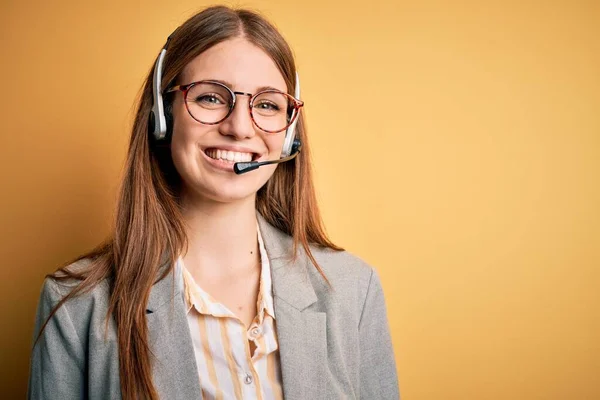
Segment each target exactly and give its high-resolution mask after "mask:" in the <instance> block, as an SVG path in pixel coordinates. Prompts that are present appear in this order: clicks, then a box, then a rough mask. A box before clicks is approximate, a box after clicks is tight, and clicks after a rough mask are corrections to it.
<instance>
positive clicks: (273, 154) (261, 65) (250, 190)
mask: <svg viewBox="0 0 600 400" xmlns="http://www.w3.org/2000/svg"><path fill="white" fill-rule="evenodd" d="M200 80H213V81H221V82H226V85H227V86H229V88H231V89H232V90H233V91H234V92H244V93H251V94H254V93H257V92H259V91H261V90H262V88H265V87H270V88H275V89H278V90H281V91H283V92H287V86H286V84H285V80H284V78H283V75H281V73H280V72H279V70H278V69H277V66H276V65H275V63H274V62H273V60H272V59H271V58H270V57H269V55H267V53H265V52H264V51H263V50H261V49H260V48H258V47H256V46H254V45H253V44H251V43H250V42H248V41H247V40H245V39H243V38H235V39H231V40H228V41H225V42H221V43H219V44H217V45H215V46H213V47H211V48H210V49H208V50H206V51H205V52H203V53H202V54H200V55H199V56H197V57H196V58H195V59H193V60H192V61H191V62H190V63H189V64H188V65H187V66H186V67H185V69H184V70H183V71H182V74H181V77H180V80H179V82H178V83H180V84H188V83H191V82H195V81H200ZM191 100H192V99H191V98H189V97H188V101H191ZM249 101H250V97H249V96H243V95H242V96H240V95H238V96H237V101H236V104H235V107H234V109H233V111H232V112H231V114H230V115H229V117H228V118H227V119H225V120H224V121H222V122H220V123H219V124H216V125H206V124H202V123H200V122H198V121H196V120H195V119H193V118H192V117H191V116H190V114H189V113H188V111H187V109H186V106H185V104H184V98H183V92H181V91H180V92H176V95H175V98H174V101H173V136H172V140H171V155H172V157H173V163H174V165H175V168H176V169H177V171H178V172H179V174H180V175H181V178H182V182H183V191H184V192H183V196H184V197H185V196H190V195H191V196H194V197H198V196H199V197H201V198H204V199H210V200H213V201H218V202H233V201H238V200H243V199H248V198H254V197H255V195H256V192H257V191H258V190H259V189H260V188H261V187H262V186H263V185H264V184H265V183H266V182H267V180H268V179H269V178H270V177H271V175H273V172H274V171H275V168H276V167H277V165H266V166H263V167H260V168H258V169H256V170H254V171H250V172H247V173H245V174H241V175H237V174H236V173H235V172H234V171H233V164H234V161H228V160H223V159H215V157H219V158H228V157H227V156H229V158H231V156H233V157H236V156H237V157H239V158H238V160H244V161H247V160H248V158H249V157H252V160H255V161H263V160H275V159H278V158H279V157H280V155H281V150H282V147H283V141H284V139H285V131H282V132H278V133H266V132H264V131H262V130H260V129H259V128H258V127H257V126H256V125H254V123H253V122H252V118H251V116H250V112H249V106H248V102H249ZM217 150H218V153H217ZM225 151H228V152H230V151H231V152H234V154H230V153H225ZM235 153H241V154H235Z"/></svg>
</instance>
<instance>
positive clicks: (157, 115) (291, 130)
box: [148, 30, 302, 175]
mask: <svg viewBox="0 0 600 400" xmlns="http://www.w3.org/2000/svg"><path fill="white" fill-rule="evenodd" d="M176 31H177V30H175V32H176ZM175 32H173V33H172V34H171V35H170V36H169V37H168V38H167V42H166V43H165V45H164V47H163V48H162V49H161V51H160V54H159V55H158V58H157V59H156V64H155V65H154V74H153V77H152V97H153V104H152V110H151V111H150V116H149V118H148V133H149V134H151V135H152V137H153V138H154V139H155V140H157V141H161V140H165V139H166V138H167V137H169V136H170V135H171V131H172V129H173V124H172V116H171V115H170V113H169V114H166V113H165V107H164V101H163V96H162V93H161V86H162V72H163V64H164V59H165V55H166V53H167V47H168V46H169V42H170V41H171V37H172V36H173V34H174V33H175ZM294 97H295V98H297V99H299V98H300V78H299V77H298V72H296V87H295V90H294ZM298 113H300V111H299V110H298ZM299 119H300V118H299V115H296V116H295V118H294V121H293V122H292V124H291V125H290V126H289V127H288V128H287V129H286V132H285V139H284V141H283V148H282V151H281V158H280V159H279V160H269V161H262V162H258V161H251V162H236V163H235V164H234V171H235V173H236V174H238V175H239V174H243V173H245V172H249V171H252V170H255V169H257V168H258V167H261V166H263V165H268V164H279V163H281V162H285V161H289V160H291V159H293V158H295V157H296V156H297V155H298V153H300V151H301V149H302V143H301V142H300V139H299V138H296V124H297V123H298V120H299Z"/></svg>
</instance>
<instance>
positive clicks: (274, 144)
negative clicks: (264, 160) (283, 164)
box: [264, 132, 285, 159]
mask: <svg viewBox="0 0 600 400" xmlns="http://www.w3.org/2000/svg"><path fill="white" fill-rule="evenodd" d="M264 141H265V144H266V145H267V148H268V149H269V158H271V159H275V158H279V156H280V155H281V149H282V148H283V142H284V141H285V132H282V133H280V134H274V135H269V136H266V137H265V138H264Z"/></svg>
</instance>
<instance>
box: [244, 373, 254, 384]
mask: <svg viewBox="0 0 600 400" xmlns="http://www.w3.org/2000/svg"><path fill="white" fill-rule="evenodd" d="M252 381H253V379H252V375H250V374H246V377H245V378H244V383H245V384H246V385H249V384H251V383H252Z"/></svg>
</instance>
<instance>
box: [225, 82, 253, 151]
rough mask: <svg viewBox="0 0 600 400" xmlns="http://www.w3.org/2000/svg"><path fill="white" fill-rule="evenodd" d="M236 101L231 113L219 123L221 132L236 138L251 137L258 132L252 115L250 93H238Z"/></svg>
mask: <svg viewBox="0 0 600 400" xmlns="http://www.w3.org/2000/svg"><path fill="white" fill-rule="evenodd" d="M236 95H237V97H236V102H235V105H234V107H233V110H232V111H231V114H230V115H229V117H227V119H225V121H223V122H222V123H221V124H220V125H219V132H221V134H223V135H226V136H234V137H235V138H236V139H238V140H239V139H246V138H251V137H253V136H254V135H255V134H256V131H255V127H254V123H253V122H252V118H251V117H250V104H249V102H250V95H247V94H246V93H236Z"/></svg>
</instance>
